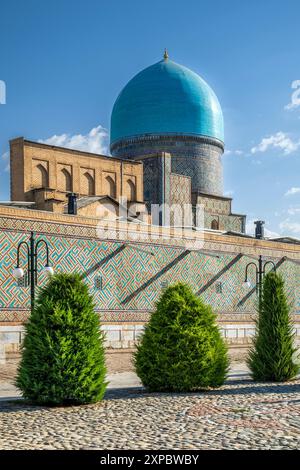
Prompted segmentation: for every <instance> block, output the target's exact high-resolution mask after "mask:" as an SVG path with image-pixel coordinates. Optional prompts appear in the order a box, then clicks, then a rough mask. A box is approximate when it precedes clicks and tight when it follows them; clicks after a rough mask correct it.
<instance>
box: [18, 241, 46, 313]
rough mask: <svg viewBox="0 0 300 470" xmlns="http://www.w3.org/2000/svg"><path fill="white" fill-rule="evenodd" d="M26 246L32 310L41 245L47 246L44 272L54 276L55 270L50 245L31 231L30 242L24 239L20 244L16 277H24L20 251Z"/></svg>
mask: <svg viewBox="0 0 300 470" xmlns="http://www.w3.org/2000/svg"><path fill="white" fill-rule="evenodd" d="M23 245H24V246H26V252H27V267H28V275H29V283H30V300H31V310H32V309H33V306H34V297H35V287H36V285H37V283H38V277H37V265H38V249H39V248H40V246H41V245H44V246H45V249H46V264H45V267H44V272H46V274H47V275H48V276H52V275H53V274H54V270H53V268H52V267H51V266H49V245H48V243H47V242H46V240H43V239H41V240H38V241H37V242H36V241H35V238H34V233H33V232H31V234H30V240H29V243H28V242H25V241H22V242H20V243H19V245H18V251H17V266H16V267H15V269H14V271H13V275H14V277H15V278H16V279H22V278H23V277H24V270H23V269H22V268H21V267H20V252H21V248H22V246H23Z"/></svg>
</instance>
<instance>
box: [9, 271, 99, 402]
mask: <svg viewBox="0 0 300 470" xmlns="http://www.w3.org/2000/svg"><path fill="white" fill-rule="evenodd" d="M105 374H106V369H105V358H104V347H103V334H102V333H101V332H100V324H99V319H98V315H97V314H96V313H95V311H94V303H93V299H92V297H91V295H90V294H89V291H88V287H87V286H86V284H85V283H84V282H83V280H82V279H81V277H80V276H79V275H76V274H57V275H56V276H53V278H51V280H50V281H49V282H48V284H47V285H46V287H44V288H43V289H41V291H40V293H39V295H38V298H37V300H36V303H35V308H34V310H33V312H32V314H31V316H30V319H29V321H28V323H27V324H26V336H25V340H24V346H23V352H22V360H21V363H20V366H19V370H18V376H17V380H16V385H17V387H19V388H20V389H21V391H22V394H23V396H24V397H25V398H27V399H29V400H31V401H33V402H36V403H47V404H57V405H58V404H68V403H70V404H72V403H74V404H76V403H78V404H80V403H92V402H96V401H98V400H101V399H102V397H103V395H104V393H105V388H106V383H105Z"/></svg>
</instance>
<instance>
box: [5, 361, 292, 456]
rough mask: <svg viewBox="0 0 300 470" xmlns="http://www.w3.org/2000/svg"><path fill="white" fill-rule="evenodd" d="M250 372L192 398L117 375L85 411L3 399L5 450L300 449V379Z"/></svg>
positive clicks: (235, 374) (242, 370)
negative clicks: (257, 378) (254, 377)
mask: <svg viewBox="0 0 300 470" xmlns="http://www.w3.org/2000/svg"><path fill="white" fill-rule="evenodd" d="M124 374H125V375H124ZM245 374H246V372H245V368H244V367H239V368H238V367H237V366H236V367H235V369H234V370H232V371H231V375H230V377H229V378H228V380H227V382H226V384H225V385H224V386H223V387H222V388H220V389H217V390H211V391H206V392H202V393H191V394H149V393H147V392H146V391H145V390H143V388H142V387H136V384H138V382H137V378H136V376H135V375H134V374H133V373H132V372H126V373H123V374H113V375H111V376H110V378H111V379H112V384H111V387H112V388H110V389H109V390H108V391H107V393H106V397H105V399H104V400H103V402H101V403H99V404H96V405H88V406H80V407H68V408H67V407H61V408H48V407H33V406H29V405H27V404H26V403H25V402H23V401H22V400H15V401H7V400H3V401H1V402H0V449H300V379H298V380H296V381H293V382H290V383H287V384H270V383H268V384H259V383H253V382H252V381H250V380H249V378H248V377H247V375H245ZM3 383H4V382H3ZM6 383H7V382H6ZM119 386H126V388H118V387H119Z"/></svg>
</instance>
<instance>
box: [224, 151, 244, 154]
mask: <svg viewBox="0 0 300 470" xmlns="http://www.w3.org/2000/svg"><path fill="white" fill-rule="evenodd" d="M243 154H244V152H243V151H242V150H225V152H224V155H243Z"/></svg>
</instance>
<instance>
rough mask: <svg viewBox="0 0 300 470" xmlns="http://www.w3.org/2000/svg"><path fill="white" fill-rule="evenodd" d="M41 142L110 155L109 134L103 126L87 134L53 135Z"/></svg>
mask: <svg viewBox="0 0 300 470" xmlns="http://www.w3.org/2000/svg"><path fill="white" fill-rule="evenodd" d="M39 142H41V143H44V144H49V145H56V146H58V147H67V148H70V149H76V150H83V151H85V152H91V153H99V154H106V155H107V154H108V133H107V130H106V129H104V127H102V126H97V127H94V128H93V129H91V130H90V131H89V132H88V133H87V134H74V135H71V134H61V135H53V136H52V137H49V138H48V139H43V140H42V139H40V140H39Z"/></svg>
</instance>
